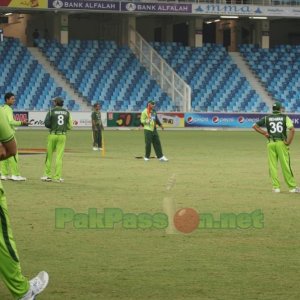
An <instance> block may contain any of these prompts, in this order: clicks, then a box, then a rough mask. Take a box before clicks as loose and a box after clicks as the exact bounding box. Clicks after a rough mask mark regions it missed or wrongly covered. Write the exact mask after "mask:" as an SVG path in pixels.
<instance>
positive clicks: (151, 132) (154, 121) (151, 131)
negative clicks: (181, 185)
mask: <svg viewBox="0 0 300 300" xmlns="http://www.w3.org/2000/svg"><path fill="white" fill-rule="evenodd" d="M154 107H155V101H149V102H148V105H147V108H145V109H144V110H143V112H142V114H141V123H142V124H143V126H144V135H145V157H144V160H145V161H148V160H149V159H150V154H151V144H153V148H154V151H155V154H156V157H157V158H158V159H159V160H160V161H162V162H165V161H168V159H167V158H166V157H165V156H164V155H163V152H162V147H161V143H160V139H159V135H158V132H157V129H156V126H157V125H158V126H160V127H161V129H164V126H163V125H162V124H161V122H160V121H159V119H158V117H157V113H156V110H155V108H154Z"/></svg>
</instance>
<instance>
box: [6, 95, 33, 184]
mask: <svg viewBox="0 0 300 300" xmlns="http://www.w3.org/2000/svg"><path fill="white" fill-rule="evenodd" d="M4 100H5V104H4V105H3V110H4V113H5V115H6V118H7V120H8V123H9V125H10V127H11V129H12V131H13V133H15V127H16V126H26V125H28V122H27V121H15V120H14V115H13V110H12V108H11V107H12V106H13V105H14V103H15V95H14V94H13V93H6V94H5V96H4ZM10 173H11V176H10V175H9V174H10ZM7 179H11V180H13V181H24V180H26V178H25V177H22V176H21V175H20V170H19V155H18V152H17V153H16V155H15V156H12V157H10V158H8V159H7V160H5V161H3V162H2V163H1V180H7Z"/></svg>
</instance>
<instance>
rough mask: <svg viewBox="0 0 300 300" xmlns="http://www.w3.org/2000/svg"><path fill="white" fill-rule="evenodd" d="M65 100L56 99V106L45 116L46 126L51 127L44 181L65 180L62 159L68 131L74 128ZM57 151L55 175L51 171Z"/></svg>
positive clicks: (42, 178)
mask: <svg viewBox="0 0 300 300" xmlns="http://www.w3.org/2000/svg"><path fill="white" fill-rule="evenodd" d="M63 104H64V101H63V99H61V98H60V97H57V98H55V99H54V108H53V109H50V111H49V112H48V113H47V115H46V118H45V126H46V127H47V128H49V133H50V134H49V135H48V143H47V156H46V162H45V170H44V175H43V176H42V177H41V180H42V181H54V182H63V179H62V160H63V155H64V151H65V144H66V133H67V130H70V129H71V128H72V118H71V115H70V113H69V112H68V111H67V110H66V109H65V108H63ZM55 151H56V163H55V171H54V176H53V177H52V173H51V164H52V157H53V153H54V152H55Z"/></svg>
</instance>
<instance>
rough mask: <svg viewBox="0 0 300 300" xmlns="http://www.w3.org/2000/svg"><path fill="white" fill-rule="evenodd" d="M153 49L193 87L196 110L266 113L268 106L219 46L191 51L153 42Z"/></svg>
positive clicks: (177, 45)
mask: <svg viewBox="0 0 300 300" xmlns="http://www.w3.org/2000/svg"><path fill="white" fill-rule="evenodd" d="M152 45H153V47H154V48H155V49H156V50H157V51H158V52H159V53H160V55H161V56H162V57H163V58H164V59H165V60H166V61H167V62H168V63H169V64H170V65H171V66H172V67H173V68H174V69H175V71H176V72H177V73H178V74H179V75H180V76H181V77H182V78H183V79H184V80H185V81H186V82H187V83H188V84H189V85H190V86H191V88H192V109H193V110H195V111H224V112H240V111H244V112H266V111H268V107H267V105H266V104H265V103H264V102H263V100H262V99H260V97H259V95H258V94H257V93H256V92H255V91H254V90H253V89H252V88H251V86H250V84H249V83H248V81H247V80H246V78H245V77H243V76H242V74H241V72H240V70H239V69H238V67H237V66H236V65H235V64H234V63H233V61H232V59H231V58H230V56H229V55H228V53H227V52H226V50H225V48H224V47H223V46H221V45H215V44H205V45H204V46H203V47H199V48H191V47H185V46H183V45H181V44H178V43H158V42H154V43H153V44H152Z"/></svg>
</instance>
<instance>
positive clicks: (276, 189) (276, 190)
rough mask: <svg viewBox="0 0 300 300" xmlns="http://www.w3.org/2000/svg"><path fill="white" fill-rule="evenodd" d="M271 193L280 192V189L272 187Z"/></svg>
mask: <svg viewBox="0 0 300 300" xmlns="http://www.w3.org/2000/svg"><path fill="white" fill-rule="evenodd" d="M272 191H273V193H280V189H279V188H273V190H272Z"/></svg>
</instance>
